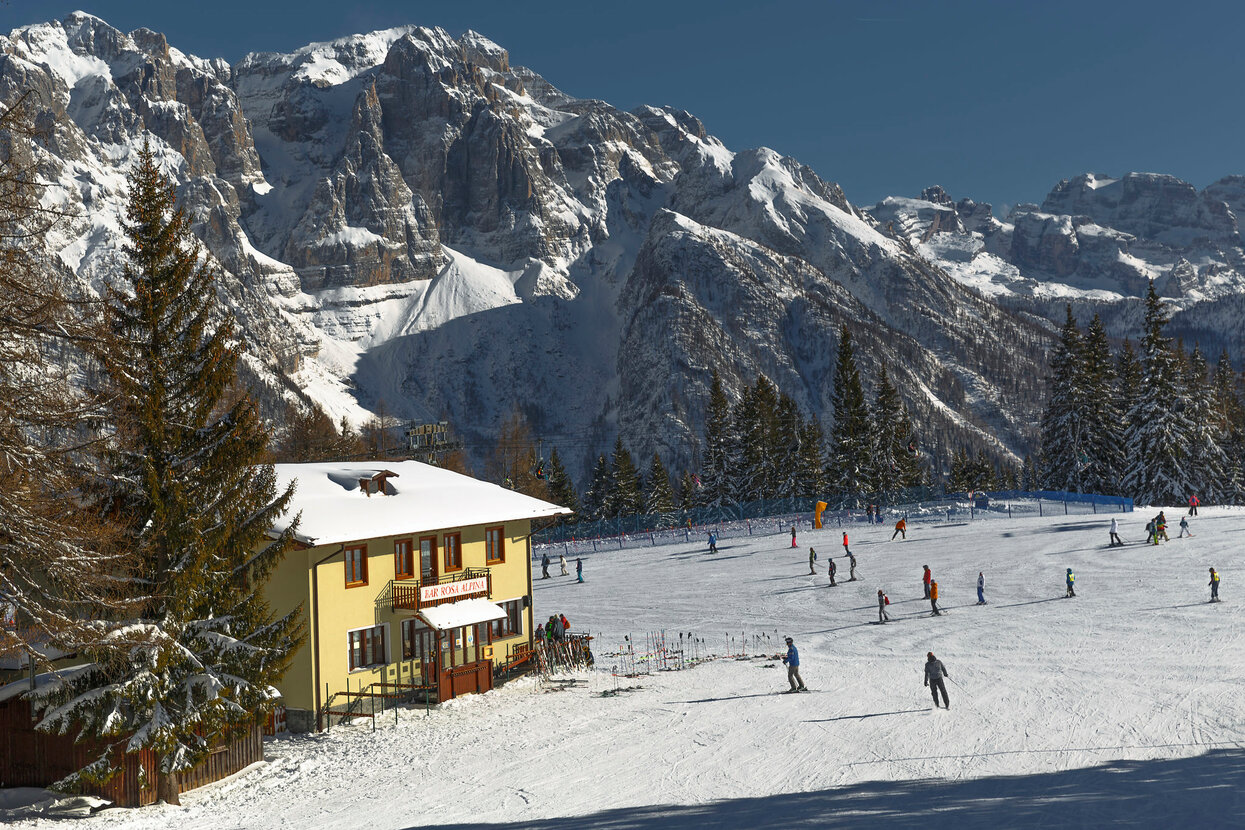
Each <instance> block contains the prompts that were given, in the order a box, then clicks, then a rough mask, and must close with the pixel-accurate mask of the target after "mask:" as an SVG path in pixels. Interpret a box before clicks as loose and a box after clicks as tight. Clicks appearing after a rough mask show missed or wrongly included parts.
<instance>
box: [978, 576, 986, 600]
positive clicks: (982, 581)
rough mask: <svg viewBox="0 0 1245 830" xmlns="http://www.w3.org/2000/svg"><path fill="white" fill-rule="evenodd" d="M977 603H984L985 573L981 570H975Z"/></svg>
mask: <svg viewBox="0 0 1245 830" xmlns="http://www.w3.org/2000/svg"><path fill="white" fill-rule="evenodd" d="M977 604H978V605H985V604H986V575H985V572H983V571H978V572H977Z"/></svg>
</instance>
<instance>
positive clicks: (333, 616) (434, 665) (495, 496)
mask: <svg viewBox="0 0 1245 830" xmlns="http://www.w3.org/2000/svg"><path fill="white" fill-rule="evenodd" d="M276 472H277V478H278V487H279V488H280V489H284V488H285V486H286V485H287V484H288V483H289V482H291V481H293V482H296V484H297V487H296V489H295V493H294V498H293V500H292V502H291V506H290V510H289V511H288V512H287V513H286V515H285V517H284V519H283V520H282V523H281V524H279V525H278V526H276V527H274V528H273V533H274V534H275V533H279V532H281V531H283V530H285V529H286V528H287V527H288V526H289V524H290V523H291V522H293V520H294V518H295V516H301V518H300V521H299V525H298V527H297V529H296V530H295V539H296V540H297V545H296V546H295V549H293V550H291V551H290V552H289V553H288V554H287V555H286V557H285V559H284V561H283V562H282V563H281V564H280V565H279V566H278V567H277V569H276V570H275V571H274V572H273V574H272V575H271V577H270V578H269V580H268V583H267V585H266V586H265V595H266V597H267V599H268V602H269V603H270V604H271V606H272V609H273V611H274V612H276V613H277V614H285V613H288V612H289V611H291V610H293V609H294V608H298V607H301V609H302V611H301V614H302V616H303V619H304V621H305V623H306V626H307V640H306V642H305V643H304V645H303V646H302V648H300V649H299V650H298V651H297V652H296V653H295V655H294V657H293V660H292V662H291V665H290V669H289V671H288V672H287V673H286V675H285V677H284V679H283V680H282V682H281V683H280V684H279V689H280V691H281V693H282V696H283V698H284V702H285V706H286V718H287V723H288V724H289V726H290V728H291V729H295V730H310V729H316V728H321V727H322V726H323V724H324V719H325V717H333V716H334V715H333V713H335V712H336V713H341V712H342V711H343V710H344V709H346V708H347V704H349V703H351V702H352V701H354V702H357V701H358V700H359V699H360V698H361V696H362V695H361V694H360V693H363V694H364V695H367V694H368V693H371V694H391V695H392V694H401V693H404V692H408V691H413V690H420V689H422V690H424V692H425V694H428V695H430V696H431V697H433V699H436V700H448V699H450V698H453V697H455V696H457V695H459V694H464V693H467V692H476V691H485V690H487V689H491V688H492V685H493V672H494V669H495V668H498V667H501V666H504V665H507V664H511V663H516V662H520V661H522V660H524V659H526V658H527V657H528V655H529V654H530V649H531V646H532V631H533V625H532V610H531V596H532V582H531V573H532V572H531V542H530V534H531V525H532V520H534V519H540V518H545V517H551V516H556V515H560V514H567V513H570V512H571V511H569V510H567V509H566V508H563V507H558V506H557V505H554V504H550V503H548V502H544V501H541V500H539V499H535V498H532V497H530V496H525V495H523V494H521V493H516V492H514V491H512V490H507V489H505V488H503V487H498V486H496V485H493V484H488V483H486V482H482V481H478V480H476V479H474V478H471V477H470V476H464V475H460V474H458V473H453V472H450V471H448V470H443V469H440V468H438V467H433V466H430V465H427V464H422V463H420V462H418V461H398V462H393V463H381V462H370V463H369V462H360V463H323V464H278V465H276ZM368 699H369V700H371V699H374V698H372V697H368Z"/></svg>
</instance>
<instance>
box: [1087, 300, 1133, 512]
mask: <svg viewBox="0 0 1245 830" xmlns="http://www.w3.org/2000/svg"><path fill="white" fill-rule="evenodd" d="M1081 378H1082V383H1081V387H1082V391H1083V395H1082V398H1081V407H1082V411H1083V413H1084V416H1083V421H1082V423H1083V425H1084V439H1083V440H1084V448H1085V455H1086V456H1087V457H1088V461H1087V462H1086V463H1085V465H1084V469H1083V471H1082V476H1081V485H1082V486H1083V487H1084V488H1085V492H1087V493H1103V494H1110V495H1114V494H1118V493H1119V491H1120V477H1121V475H1122V473H1123V461H1124V415H1123V413H1122V412H1121V411H1120V407H1119V403H1120V401H1119V399H1118V396H1117V393H1116V388H1117V387H1116V377H1115V362H1114V361H1113V360H1112V357H1111V344H1110V343H1109V342H1108V340H1107V331H1106V327H1105V326H1104V325H1103V323H1102V318H1101V317H1100V316H1099V315H1097V314H1095V315H1094V318H1093V319H1092V320H1091V321H1090V323H1089V328H1088V330H1087V331H1086V333H1085V339H1084V341H1083V343H1082V350H1081Z"/></svg>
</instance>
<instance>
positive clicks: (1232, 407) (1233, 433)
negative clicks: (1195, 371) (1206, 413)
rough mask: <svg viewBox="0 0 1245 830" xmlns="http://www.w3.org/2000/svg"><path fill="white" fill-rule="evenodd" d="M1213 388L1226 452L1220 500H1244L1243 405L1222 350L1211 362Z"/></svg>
mask: <svg viewBox="0 0 1245 830" xmlns="http://www.w3.org/2000/svg"><path fill="white" fill-rule="evenodd" d="M1212 384H1213V386H1214V389H1215V410H1216V416H1217V418H1218V421H1219V425H1220V428H1221V429H1222V430H1223V432H1224V436H1225V438H1224V441H1223V448H1224V452H1225V453H1227V455H1228V470H1227V476H1228V478H1227V481H1226V482H1225V486H1224V490H1225V493H1224V500H1225V501H1227V502H1228V503H1229V504H1241V503H1242V502H1243V501H1245V467H1243V466H1242V465H1245V405H1243V404H1242V402H1241V395H1240V390H1239V388H1238V386H1237V375H1236V372H1235V371H1234V370H1233V369H1232V361H1231V360H1230V359H1229V358H1228V351H1227V349H1224V350H1223V351H1222V352H1221V353H1220V355H1219V362H1218V363H1217V364H1215V375H1214V379H1213V381H1212Z"/></svg>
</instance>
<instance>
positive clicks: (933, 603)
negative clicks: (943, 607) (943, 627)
mask: <svg viewBox="0 0 1245 830" xmlns="http://www.w3.org/2000/svg"><path fill="white" fill-rule="evenodd" d="M929 607H930V608H932V609H934V616H935V617H941V616H942V612H941V611H939V610H938V582H937V580H934V581H932V582H930V583H929Z"/></svg>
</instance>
